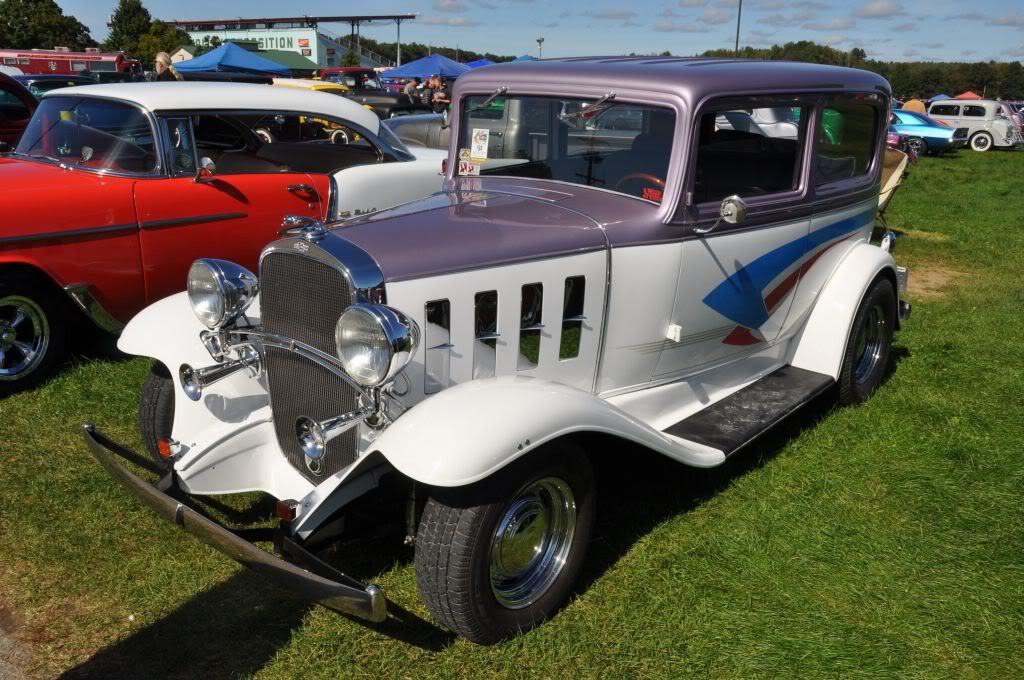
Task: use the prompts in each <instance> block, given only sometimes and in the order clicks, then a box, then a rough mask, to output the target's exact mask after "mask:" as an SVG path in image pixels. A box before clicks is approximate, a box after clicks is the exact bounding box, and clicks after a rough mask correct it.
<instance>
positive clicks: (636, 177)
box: [615, 172, 665, 190]
mask: <svg viewBox="0 0 1024 680" xmlns="http://www.w3.org/2000/svg"><path fill="white" fill-rule="evenodd" d="M633 181H643V182H647V183H648V184H653V185H654V186H656V187H660V188H662V189H664V188H665V180H663V179H659V178H658V177H655V176H654V175H652V174H650V173H647V172H631V173H629V174H628V175H626V176H625V177H623V178H622V179H620V180H619V181H618V182H616V183H615V189H616V190H618V189H621V188H622V185H623V184H625V183H626V182H633Z"/></svg>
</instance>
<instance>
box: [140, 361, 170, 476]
mask: <svg viewBox="0 0 1024 680" xmlns="http://www.w3.org/2000/svg"><path fill="white" fill-rule="evenodd" d="M172 425H174V380H173V379H172V378H171V374H170V372H169V371H168V370H167V367H166V366H164V365H163V364H160V363H157V364H154V365H153V369H152V370H151V371H150V373H149V377H148V378H146V382H145V384H143V386H142V394H141V396H140V397H139V432H141V433H142V441H143V443H144V444H145V445H146V450H147V451H149V455H150V456H151V457H152V458H153V460H155V461H156V462H157V463H158V464H159V465H161V466H162V467H169V463H168V461H167V460H166V459H165V458H163V457H162V456H161V455H160V447H159V444H158V442H159V441H160V440H161V439H170V438H171V426H172Z"/></svg>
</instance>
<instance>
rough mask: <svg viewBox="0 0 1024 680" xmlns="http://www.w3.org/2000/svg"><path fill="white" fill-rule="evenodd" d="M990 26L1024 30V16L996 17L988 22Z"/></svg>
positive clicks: (1008, 15)
mask: <svg viewBox="0 0 1024 680" xmlns="http://www.w3.org/2000/svg"><path fill="white" fill-rule="evenodd" d="M988 25H989V26H1011V27H1013V28H1024V14H1007V15H1006V16H1002V17H996V18H995V19H992V20H991V21H989V22H988Z"/></svg>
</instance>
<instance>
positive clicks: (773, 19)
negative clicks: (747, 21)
mask: <svg viewBox="0 0 1024 680" xmlns="http://www.w3.org/2000/svg"><path fill="white" fill-rule="evenodd" d="M757 23H759V24H767V25H769V26H789V25H790V23H791V22H790V21H789V20H788V19H786V17H784V16H782V15H781V14H769V15H768V16H766V17H761V18H760V19H758V20H757Z"/></svg>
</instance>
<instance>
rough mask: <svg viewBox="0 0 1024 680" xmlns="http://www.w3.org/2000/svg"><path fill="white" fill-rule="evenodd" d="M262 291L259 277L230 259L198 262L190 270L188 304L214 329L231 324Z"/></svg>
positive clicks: (205, 324)
mask: <svg viewBox="0 0 1024 680" xmlns="http://www.w3.org/2000/svg"><path fill="white" fill-rule="evenodd" d="M258 292H259V281H258V280H257V278H256V275H255V274H253V273H252V272H251V271H249V270H248V269H246V268H245V267H241V266H239V265H237V264H235V263H234V262H228V261H227V260H210V259H202V260H196V261H195V262H193V263H192V267H191V268H190V269H189V270H188V301H189V303H190V304H191V305H192V311H193V313H195V315H196V318H198V319H199V320H200V321H201V322H202V323H203V325H204V326H206V327H207V328H210V329H211V330H216V329H219V328H222V327H223V326H224V325H226V324H229V323H231V322H232V321H234V320H235V319H237V318H238V317H239V316H241V315H242V313H243V312H244V311H245V310H246V308H247V307H248V306H249V305H250V304H252V301H253V299H255V297H256V294H257V293H258Z"/></svg>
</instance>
